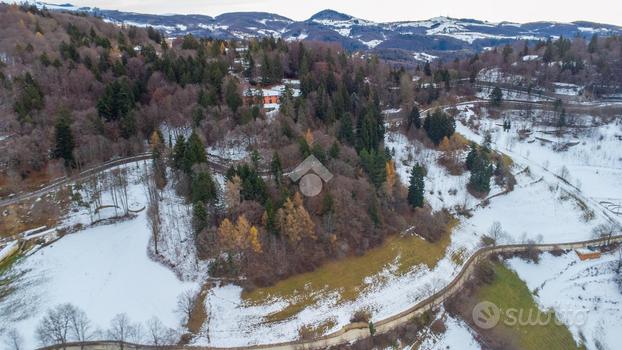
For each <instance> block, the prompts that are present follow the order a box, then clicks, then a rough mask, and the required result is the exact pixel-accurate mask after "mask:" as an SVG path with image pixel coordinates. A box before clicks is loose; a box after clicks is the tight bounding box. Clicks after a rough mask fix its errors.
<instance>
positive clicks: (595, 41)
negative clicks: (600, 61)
mask: <svg viewBox="0 0 622 350" xmlns="http://www.w3.org/2000/svg"><path fill="white" fill-rule="evenodd" d="M596 50H598V34H596V33H594V35H592V39H590V43H589V44H588V46H587V51H588V52H589V53H595V52H596Z"/></svg>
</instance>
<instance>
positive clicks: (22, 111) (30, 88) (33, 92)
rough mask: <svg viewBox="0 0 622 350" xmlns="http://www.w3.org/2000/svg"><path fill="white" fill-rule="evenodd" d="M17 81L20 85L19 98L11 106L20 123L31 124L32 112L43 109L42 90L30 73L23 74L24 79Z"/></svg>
mask: <svg viewBox="0 0 622 350" xmlns="http://www.w3.org/2000/svg"><path fill="white" fill-rule="evenodd" d="M18 81H19V83H20V85H21V86H20V87H21V91H20V96H19V98H18V99H17V101H15V104H14V105H13V109H14V110H15V113H17V117H18V120H19V121H20V123H25V122H31V121H32V115H31V114H32V112H33V111H36V110H41V109H43V106H44V104H45V103H44V99H43V90H41V87H40V86H39V84H38V83H37V82H36V81H35V80H34V79H33V78H32V75H30V73H26V74H24V77H23V78H21V79H19V80H18Z"/></svg>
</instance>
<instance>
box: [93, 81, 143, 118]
mask: <svg viewBox="0 0 622 350" xmlns="http://www.w3.org/2000/svg"><path fill="white" fill-rule="evenodd" d="M132 108H134V92H133V90H132V88H131V87H130V84H129V81H128V80H127V79H126V78H122V79H117V80H115V81H114V82H112V83H110V84H108V85H107V86H106V89H105V90H104V93H103V95H102V96H101V98H100V99H99V101H98V102H97V111H98V113H99V116H100V117H103V118H104V119H105V120H106V121H115V120H119V119H121V118H122V117H124V116H126V115H127V114H128V113H129V112H130V110H132Z"/></svg>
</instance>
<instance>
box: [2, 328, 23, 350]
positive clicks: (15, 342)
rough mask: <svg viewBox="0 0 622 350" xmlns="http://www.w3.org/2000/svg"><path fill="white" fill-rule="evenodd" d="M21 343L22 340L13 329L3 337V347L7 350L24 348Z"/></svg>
mask: <svg viewBox="0 0 622 350" xmlns="http://www.w3.org/2000/svg"><path fill="white" fill-rule="evenodd" d="M23 343H24V338H22V335H21V334H19V332H18V331H17V329H15V328H11V329H10V330H9V331H8V332H7V333H6V335H5V337H4V346H6V349H7V350H21V349H23V348H24V347H23V345H22V344H23Z"/></svg>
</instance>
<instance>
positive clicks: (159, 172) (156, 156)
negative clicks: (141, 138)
mask: <svg viewBox="0 0 622 350" xmlns="http://www.w3.org/2000/svg"><path fill="white" fill-rule="evenodd" d="M149 140H150V143H151V158H152V160H153V170H154V176H155V183H156V187H157V188H158V189H163V188H164V186H166V165H165V163H164V144H163V143H162V139H161V137H160V134H159V133H158V132H156V131H154V132H153V133H152V134H151V137H150V139H149Z"/></svg>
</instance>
